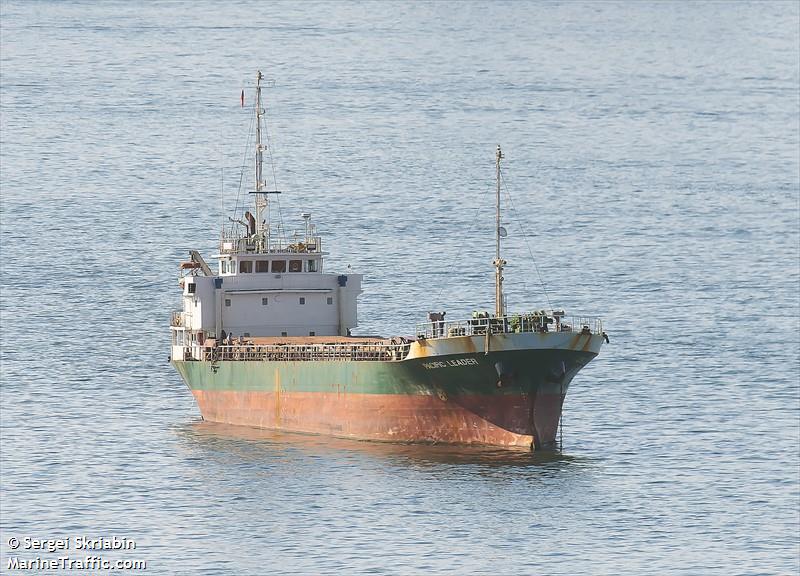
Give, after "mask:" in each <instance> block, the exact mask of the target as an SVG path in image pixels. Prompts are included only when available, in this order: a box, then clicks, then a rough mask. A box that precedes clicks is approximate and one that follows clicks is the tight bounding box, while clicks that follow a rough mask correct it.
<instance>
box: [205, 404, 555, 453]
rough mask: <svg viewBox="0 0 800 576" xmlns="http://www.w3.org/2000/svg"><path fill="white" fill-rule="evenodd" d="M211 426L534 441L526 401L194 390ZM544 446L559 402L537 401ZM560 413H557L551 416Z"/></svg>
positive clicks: (387, 437) (453, 440)
mask: <svg viewBox="0 0 800 576" xmlns="http://www.w3.org/2000/svg"><path fill="white" fill-rule="evenodd" d="M194 395H195V398H196V399H197V404H198V406H199V407H200V411H201V412H202V414H203V417H204V418H205V419H206V420H210V421H212V422H223V423H227V424H240V425H245V426H254V427H257V428H268V429H273V430H285V431H290V432H305V433H312V434H327V435H332V436H341V437H347V438H357V439H362V440H379V441H390V442H433V443H435V442H443V443H450V444H490V445H496V446H518V447H525V448H529V447H530V446H531V445H532V443H533V442H534V430H533V426H532V425H531V420H530V410H531V408H530V398H529V397H528V396H527V395H508V396H496V397H478V396H474V397H464V398H459V399H458V401H455V400H453V401H451V400H450V399H444V400H443V399H442V398H440V397H439V396H422V395H417V396H401V395H384V394H347V395H341V394H336V393H319V392H305V393H303V392H295V393H281V394H275V393H274V392H254V391H251V392H232V391H214V390H196V391H194ZM539 402H540V403H541V404H542V405H546V406H547V407H548V410H542V409H539V410H537V412H538V416H539V422H537V423H536V424H537V425H536V428H538V429H539V430H541V431H542V440H545V438H547V439H549V440H550V441H552V440H553V438H554V437H555V431H556V430H557V427H558V413H559V410H560V402H561V398H560V397H559V396H556V397H554V398H553V397H550V398H548V397H546V396H545V397H542V398H540V399H539ZM553 408H555V409H556V410H555V411H552V409H553Z"/></svg>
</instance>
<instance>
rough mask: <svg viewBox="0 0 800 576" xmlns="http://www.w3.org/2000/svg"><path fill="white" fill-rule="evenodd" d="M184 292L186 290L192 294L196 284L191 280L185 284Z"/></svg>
mask: <svg viewBox="0 0 800 576" xmlns="http://www.w3.org/2000/svg"><path fill="white" fill-rule="evenodd" d="M186 292H188V293H189V294H194V293H195V292H197V284H195V283H194V282H192V283H191V284H187V285H186Z"/></svg>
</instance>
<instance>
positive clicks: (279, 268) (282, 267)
mask: <svg viewBox="0 0 800 576" xmlns="http://www.w3.org/2000/svg"><path fill="white" fill-rule="evenodd" d="M272 271H273V272H286V260H273V261H272Z"/></svg>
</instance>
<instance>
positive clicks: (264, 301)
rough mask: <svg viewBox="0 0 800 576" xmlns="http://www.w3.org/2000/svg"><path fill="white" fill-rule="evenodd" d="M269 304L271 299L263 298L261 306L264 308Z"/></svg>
mask: <svg viewBox="0 0 800 576" xmlns="http://www.w3.org/2000/svg"><path fill="white" fill-rule="evenodd" d="M267 304H269V298H262V299H261V305H262V306H266V305H267Z"/></svg>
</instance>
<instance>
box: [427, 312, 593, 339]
mask: <svg viewBox="0 0 800 576" xmlns="http://www.w3.org/2000/svg"><path fill="white" fill-rule="evenodd" d="M487 331H488V332H489V333H490V334H504V333H518V332H582V333H588V334H602V333H603V321H602V320H601V319H600V318H595V317H590V316H569V317H567V316H563V315H552V314H551V315H547V314H512V315H509V316H503V317H499V318H495V317H488V316H477V317H475V318H470V319H468V320H453V321H450V320H434V321H432V322H425V323H422V324H417V330H416V334H417V338H426V339H431V338H448V337H453V336H474V335H483V334H486V333H487Z"/></svg>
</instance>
